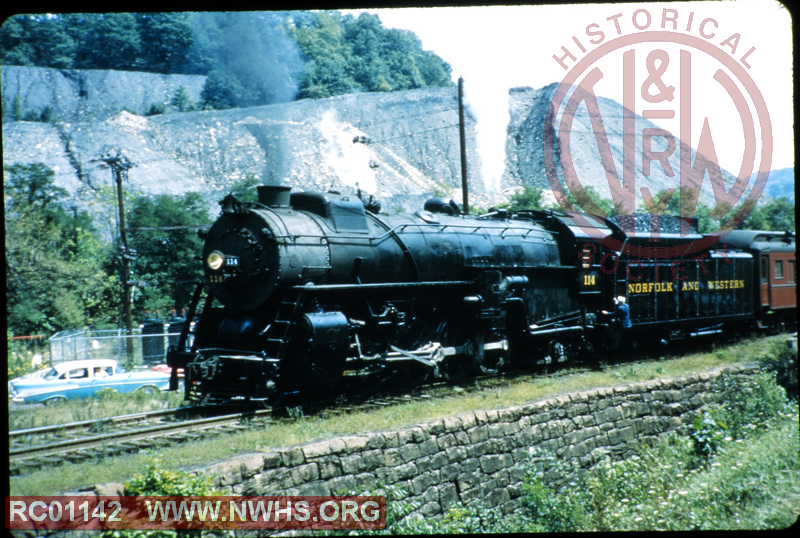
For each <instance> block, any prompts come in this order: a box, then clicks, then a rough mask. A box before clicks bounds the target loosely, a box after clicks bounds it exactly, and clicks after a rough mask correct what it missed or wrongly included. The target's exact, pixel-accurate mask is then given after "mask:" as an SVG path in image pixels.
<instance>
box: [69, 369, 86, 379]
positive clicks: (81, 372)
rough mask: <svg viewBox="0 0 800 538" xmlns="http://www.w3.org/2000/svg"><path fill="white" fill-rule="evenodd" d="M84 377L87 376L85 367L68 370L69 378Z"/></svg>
mask: <svg viewBox="0 0 800 538" xmlns="http://www.w3.org/2000/svg"><path fill="white" fill-rule="evenodd" d="M86 377H89V372H87V371H86V368H76V369H75V370H70V372H69V378H70V379H83V378H86Z"/></svg>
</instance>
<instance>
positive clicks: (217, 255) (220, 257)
mask: <svg viewBox="0 0 800 538" xmlns="http://www.w3.org/2000/svg"><path fill="white" fill-rule="evenodd" d="M206 265H207V266H208V268H209V269H211V270H212V271H219V270H220V269H221V268H222V266H223V265H225V255H224V254H222V252H220V251H218V250H214V251H212V252H211V254H209V255H208V257H207V258H206Z"/></svg>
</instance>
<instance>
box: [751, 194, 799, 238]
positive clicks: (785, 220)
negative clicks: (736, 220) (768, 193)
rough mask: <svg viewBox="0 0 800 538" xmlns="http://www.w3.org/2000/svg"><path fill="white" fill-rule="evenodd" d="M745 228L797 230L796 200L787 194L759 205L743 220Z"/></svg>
mask: <svg viewBox="0 0 800 538" xmlns="http://www.w3.org/2000/svg"><path fill="white" fill-rule="evenodd" d="M741 228H743V229H745V230H767V231H776V232H785V231H791V232H794V231H795V207H794V202H792V201H791V200H790V199H789V198H787V197H785V196H781V197H778V198H772V199H769V200H767V201H766V202H763V201H762V203H761V204H760V205H758V206H757V207H756V208H755V209H754V210H753V211H751V212H750V214H749V215H748V216H747V217H746V218H745V219H744V221H743V222H742V225H741Z"/></svg>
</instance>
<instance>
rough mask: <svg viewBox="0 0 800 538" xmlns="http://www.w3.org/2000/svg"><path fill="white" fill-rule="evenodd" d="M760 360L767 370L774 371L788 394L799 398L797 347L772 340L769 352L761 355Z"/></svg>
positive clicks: (793, 397) (795, 398) (777, 379)
mask: <svg viewBox="0 0 800 538" xmlns="http://www.w3.org/2000/svg"><path fill="white" fill-rule="evenodd" d="M759 362H760V364H761V367H762V368H763V369H764V370H765V371H767V372H774V373H775V380H776V381H777V382H778V384H779V385H780V386H781V387H783V388H784V390H786V394H787V395H788V396H789V397H790V398H791V399H793V400H797V397H798V385H797V349H796V348H795V349H792V348H790V347H789V346H788V345H787V344H786V343H785V342H783V341H776V342H772V346H771V347H770V349H769V350H768V351H767V353H766V354H765V355H764V356H762V357H759Z"/></svg>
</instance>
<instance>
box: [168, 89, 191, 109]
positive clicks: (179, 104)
mask: <svg viewBox="0 0 800 538" xmlns="http://www.w3.org/2000/svg"><path fill="white" fill-rule="evenodd" d="M169 104H171V105H172V106H174V107H175V108H177V109H178V110H180V111H181V112H190V111H192V110H194V109H195V105H194V101H192V98H191V97H189V92H188V91H186V87H185V86H178V89H177V90H175V95H173V96H172V100H170V102H169Z"/></svg>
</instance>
